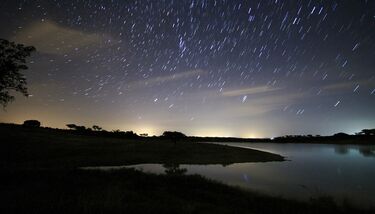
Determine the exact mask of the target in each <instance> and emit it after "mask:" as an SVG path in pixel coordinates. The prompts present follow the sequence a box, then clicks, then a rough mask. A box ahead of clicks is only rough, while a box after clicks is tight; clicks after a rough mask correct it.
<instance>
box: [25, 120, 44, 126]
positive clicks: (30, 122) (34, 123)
mask: <svg viewBox="0 0 375 214" xmlns="http://www.w3.org/2000/svg"><path fill="white" fill-rule="evenodd" d="M23 126H27V127H40V122H39V121H37V120H25V121H24V122H23Z"/></svg>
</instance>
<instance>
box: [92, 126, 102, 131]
mask: <svg viewBox="0 0 375 214" xmlns="http://www.w3.org/2000/svg"><path fill="white" fill-rule="evenodd" d="M92 130H94V131H101V130H103V129H102V127H100V126H97V125H93V126H92Z"/></svg>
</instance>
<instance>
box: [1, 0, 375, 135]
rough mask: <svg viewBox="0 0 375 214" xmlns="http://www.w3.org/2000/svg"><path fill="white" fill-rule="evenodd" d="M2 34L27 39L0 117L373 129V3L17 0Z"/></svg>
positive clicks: (281, 129) (185, 128)
mask: <svg viewBox="0 0 375 214" xmlns="http://www.w3.org/2000/svg"><path fill="white" fill-rule="evenodd" d="M0 6H1V7H0V17H1V19H0V26H1V29H2V30H1V31H0V37H2V38H6V39H9V40H13V41H17V42H20V43H25V44H28V45H34V46H35V47H36V48H37V50H38V52H37V53H36V54H34V55H33V57H32V59H31V60H30V70H28V71H27V72H26V73H25V74H26V75H27V78H28V80H29V92H30V94H32V96H31V97H29V98H27V99H26V98H23V97H17V100H16V101H15V102H14V103H12V104H10V105H9V106H8V107H7V111H5V112H4V111H3V112H1V113H0V117H1V121H4V122H22V121H23V120H25V119H31V118H34V119H39V120H41V121H42V122H43V124H44V125H46V126H53V127H64V126H65V124H67V123H76V124H82V125H87V126H89V125H93V124H97V125H100V126H103V128H106V129H108V130H111V129H122V130H134V131H136V132H138V133H143V132H147V133H149V134H160V133H161V132H162V131H163V130H178V131H182V132H185V133H186V134H189V135H203V136H206V135H208V136H214V135H216V136H239V137H266V136H268V137H272V136H278V135H284V134H323V135H325V134H332V133H335V132H339V131H343V132H348V133H353V132H356V131H359V130H360V129H363V128H374V127H375V110H374V109H375V79H374V78H375V70H374V66H375V2H374V1H365V0H351V1H349V0H348V1H313V0H311V1H307V0H300V1H282V0H272V1H265V0H262V1H260V0H259V1H233V0H230V1H229V0H227V1H225V0H222V1H219V0H217V1H214V0H206V1H203V0H196V1H181V0H175V1H159V0H158V1H152V0H150V1H147V0H140V1H136V0H134V1H120V0H112V1H108V0H106V1H104V0H103V1H94V0H91V1H78V0H76V1H73V0H67V1H57V0H55V1H52V0H51V1H47V0H39V1H20V0H3V1H1V3H0Z"/></svg>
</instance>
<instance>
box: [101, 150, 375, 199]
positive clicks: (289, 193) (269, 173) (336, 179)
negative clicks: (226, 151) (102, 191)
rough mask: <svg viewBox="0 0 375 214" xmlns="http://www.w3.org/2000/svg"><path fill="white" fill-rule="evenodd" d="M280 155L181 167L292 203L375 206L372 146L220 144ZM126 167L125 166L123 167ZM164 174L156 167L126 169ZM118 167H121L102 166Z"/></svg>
mask: <svg viewBox="0 0 375 214" xmlns="http://www.w3.org/2000/svg"><path fill="white" fill-rule="evenodd" d="M218 144H225V145H230V146H238V147H244V148H253V149H258V150H262V151H268V152H272V153H276V154H280V155H283V156H284V157H286V158H287V160H288V161H284V162H267V163H237V164H231V165H228V166H222V165H180V166H179V168H180V169H186V174H200V175H203V176H205V177H207V178H210V179H214V180H217V181H220V182H223V183H226V184H229V185H235V186H240V187H242V188H247V189H251V190H255V191H258V192H261V193H267V194H270V195H277V196H282V197H285V198H294V199H309V198H311V197H318V196H332V197H334V198H335V199H339V200H341V199H348V200H349V201H351V202H352V203H354V204H357V205H361V206H368V205H374V204H375V146H371V145H370V146H368V145H366V146H363V145H333V144H295V143H290V144H275V143H218ZM126 167H129V166H126ZM130 167H133V168H137V169H140V170H143V171H145V172H152V173H164V172H165V168H164V167H163V166H162V165H160V164H140V165H133V166H130ZM104 168H106V169H116V168H121V167H104Z"/></svg>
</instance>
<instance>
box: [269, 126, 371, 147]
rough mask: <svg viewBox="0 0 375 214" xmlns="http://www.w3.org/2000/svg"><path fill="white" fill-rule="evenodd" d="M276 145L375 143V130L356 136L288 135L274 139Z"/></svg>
mask: <svg viewBox="0 0 375 214" xmlns="http://www.w3.org/2000/svg"><path fill="white" fill-rule="evenodd" d="M272 142H275V143H337V142H340V143H364V144H366V143H367V144H368V143H375V129H363V130H362V131H360V132H357V133H355V134H354V135H349V134H346V133H342V132H340V133H336V134H334V135H332V136H320V135H315V136H313V135H286V136H282V137H276V138H274V139H272Z"/></svg>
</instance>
